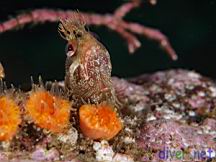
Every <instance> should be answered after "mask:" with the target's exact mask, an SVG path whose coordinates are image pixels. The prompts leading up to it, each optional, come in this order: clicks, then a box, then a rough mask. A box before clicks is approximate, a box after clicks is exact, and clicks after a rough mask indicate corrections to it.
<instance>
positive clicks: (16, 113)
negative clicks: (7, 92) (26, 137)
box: [0, 96, 21, 141]
mask: <svg viewBox="0 0 216 162" xmlns="http://www.w3.org/2000/svg"><path fill="white" fill-rule="evenodd" d="M20 123H21V118H20V109H19V107H18V105H17V104H16V103H15V102H14V101H13V100H12V99H10V98H9V97H6V96H1V97H0V141H7V140H10V139H12V137H13V136H14V135H15V134H16V132H17V129H18V126H19V124H20Z"/></svg>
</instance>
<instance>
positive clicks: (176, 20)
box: [0, 0, 216, 85]
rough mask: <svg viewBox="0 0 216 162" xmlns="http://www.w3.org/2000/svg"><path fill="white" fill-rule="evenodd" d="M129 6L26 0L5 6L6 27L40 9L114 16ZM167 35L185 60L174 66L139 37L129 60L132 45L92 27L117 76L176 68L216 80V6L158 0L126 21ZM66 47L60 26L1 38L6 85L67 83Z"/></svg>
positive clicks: (0, 15)
mask: <svg viewBox="0 0 216 162" xmlns="http://www.w3.org/2000/svg"><path fill="white" fill-rule="evenodd" d="M123 2H126V1H124V0H22V1H18V0H16V1H8V0H7V1H6V0H1V1H0V22H2V21H4V20H7V19H8V18H9V17H13V16H14V15H17V14H18V13H22V12H25V11H29V10H32V9H36V8H54V9H79V10H80V11H85V12H97V13H112V12H113V11H114V10H115V9H116V8H117V7H118V6H120V5H121V3H123ZM125 19H127V20H129V21H136V22H139V23H141V24H145V25H146V26H151V27H155V28H158V29H160V30H161V31H162V32H163V33H165V34H166V35H167V36H168V37H169V39H170V41H171V43H172V45H173V47H174V48H175V50H176V51H177V53H178V55H179V60H178V61H177V62H173V61H171V60H170V59H169V58H168V57H167V55H166V54H165V53H164V52H163V51H162V50H161V49H160V48H159V47H158V45H157V44H156V43H155V42H153V41H149V40H147V39H145V38H143V37H139V38H140V40H141V42H142V47H141V48H140V49H139V50H138V51H136V53H135V54H134V55H129V53H128V51H127V46H126V42H125V41H122V38H121V37H119V36H118V34H116V33H115V32H113V31H110V30H109V29H107V28H106V27H95V26H91V27H90V30H91V31H93V32H95V33H97V35H99V37H100V39H101V41H102V42H103V44H104V45H105V46H106V47H107V48H108V50H109V51H110V54H111V59H112V64H113V75H117V76H120V77H131V76H136V75H139V74H142V73H152V72H155V71H158V70H164V69H171V68H186V69H191V70H195V71H198V72H200V73H202V74H203V75H206V76H209V77H212V78H216V59H215V56H216V38H215V37H216V1H215V0H158V4H157V5H156V6H151V5H148V4H146V3H144V4H143V5H142V6H141V7H140V8H139V9H135V10H133V11H132V12H131V13H130V14H129V15H127V16H126V18H125ZM65 43H66V42H65V41H64V40H62V39H61V38H60V36H59V35H58V32H57V23H53V24H51V23H46V24H41V25H28V26H26V27H24V28H23V29H21V30H18V31H16V30H15V31H10V32H6V33H3V34H1V35H0V61H1V62H2V63H3V65H4V67H5V72H6V81H7V82H8V83H13V84H15V85H25V84H29V83H30V76H33V77H34V78H37V77H38V75H42V77H43V78H44V79H45V80H63V78H64V62H65V52H64V49H65Z"/></svg>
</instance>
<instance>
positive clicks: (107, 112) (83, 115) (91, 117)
mask: <svg viewBox="0 0 216 162" xmlns="http://www.w3.org/2000/svg"><path fill="white" fill-rule="evenodd" d="M79 120H80V128H81V130H82V132H83V134H84V135H85V136H87V137H89V138H91V139H106V140H109V139H111V138H113V137H114V136H115V135H117V134H118V132H119V131H120V130H121V129H122V123H121V121H120V119H119V118H118V116H117V114H116V112H115V111H114V110H113V107H112V106H111V105H109V104H104V103H102V104H99V105H83V106H81V107H80V110H79Z"/></svg>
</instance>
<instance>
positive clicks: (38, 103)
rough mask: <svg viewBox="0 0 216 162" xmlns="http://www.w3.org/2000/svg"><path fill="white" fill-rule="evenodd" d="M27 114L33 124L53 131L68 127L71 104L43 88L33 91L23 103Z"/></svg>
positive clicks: (57, 131) (58, 131) (61, 130)
mask: <svg viewBox="0 0 216 162" xmlns="http://www.w3.org/2000/svg"><path fill="white" fill-rule="evenodd" d="M25 108H26V112H27V114H28V115H29V116H30V117H31V119H32V120H33V121H34V123H35V124H37V125H38V126H39V127H41V128H45V129H47V130H49V131H51V132H54V133H60V132H63V131H64V130H65V128H67V127H68V124H69V117H70V108H71V104H70V102H69V101H67V100H64V99H62V98H60V97H57V96H53V95H52V94H51V93H49V92H47V91H45V90H38V91H36V92H33V93H32V94H31V95H30V97H29V99H28V100H27V102H26V105H25Z"/></svg>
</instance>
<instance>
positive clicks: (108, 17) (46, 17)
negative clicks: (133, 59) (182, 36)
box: [0, 0, 177, 60]
mask: <svg viewBox="0 0 216 162" xmlns="http://www.w3.org/2000/svg"><path fill="white" fill-rule="evenodd" d="M150 3H151V4H155V0H153V1H152V0H150ZM140 4H141V1H140V0H132V1H131V2H128V3H125V4H123V5H122V6H120V7H119V8H117V9H116V11H115V12H114V14H105V15H100V14H92V13H85V12H79V13H77V12H75V11H71V10H68V11H62V10H52V9H36V10H32V11H30V12H28V13H23V14H20V15H18V16H17V17H16V18H12V19H10V20H8V21H5V22H3V23H0V33H2V32H6V31H9V30H12V29H14V28H16V27H19V26H24V25H26V24H30V23H35V24H36V23H44V22H58V21H59V19H60V18H61V19H66V18H70V17H73V18H74V20H77V19H79V18H80V17H82V18H83V19H84V21H85V22H86V24H88V25H97V26H106V27H108V28H109V29H111V30H114V31H116V32H117V33H119V34H120V36H122V37H123V38H124V39H125V40H126V41H127V44H128V50H129V52H130V53H134V52H135V50H136V49H137V48H139V47H140V46H141V43H140V41H139V40H138V39H137V37H136V36H135V34H138V35H142V36H145V37H146V38H149V39H151V40H153V41H156V42H158V43H159V45H160V46H161V47H162V49H163V50H164V51H166V53H167V54H168V55H169V56H170V57H171V58H172V59H173V60H176V59H177V54H176V52H175V51H174V49H173V48H172V46H171V44H170V43H169V40H168V38H167V37H166V36H165V35H164V34H162V33H161V32H160V31H159V30H157V29H153V28H150V27H146V26H144V25H141V24H139V23H134V22H127V21H125V20H123V17H124V16H125V15H126V14H127V13H128V12H130V11H131V10H132V9H134V8H136V7H139V6H140ZM77 15H78V16H77Z"/></svg>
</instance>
